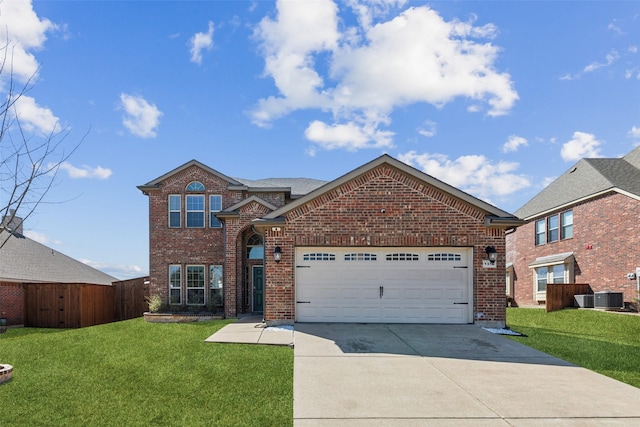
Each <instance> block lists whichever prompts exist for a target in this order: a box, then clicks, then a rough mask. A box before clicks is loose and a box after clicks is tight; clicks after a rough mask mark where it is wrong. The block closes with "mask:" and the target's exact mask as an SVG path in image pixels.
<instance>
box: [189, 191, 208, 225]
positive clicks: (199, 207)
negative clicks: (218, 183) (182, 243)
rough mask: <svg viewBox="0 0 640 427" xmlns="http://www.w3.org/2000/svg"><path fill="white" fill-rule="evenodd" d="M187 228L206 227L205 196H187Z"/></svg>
mask: <svg viewBox="0 0 640 427" xmlns="http://www.w3.org/2000/svg"><path fill="white" fill-rule="evenodd" d="M185 205H186V217H187V228H204V196H203V195H195V194H194V195H192V194H187V195H186V196H185Z"/></svg>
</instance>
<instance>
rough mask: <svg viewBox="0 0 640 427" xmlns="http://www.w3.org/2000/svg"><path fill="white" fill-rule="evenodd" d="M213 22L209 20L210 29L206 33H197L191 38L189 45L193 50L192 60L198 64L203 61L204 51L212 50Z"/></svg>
mask: <svg viewBox="0 0 640 427" xmlns="http://www.w3.org/2000/svg"><path fill="white" fill-rule="evenodd" d="M213 30H214V25H213V22H211V21H209V30H208V31H207V32H206V33H196V34H195V35H194V36H193V37H191V40H189V46H190V48H191V49H190V50H191V62H195V63H196V64H201V63H202V51H203V50H211V48H212V47H213Z"/></svg>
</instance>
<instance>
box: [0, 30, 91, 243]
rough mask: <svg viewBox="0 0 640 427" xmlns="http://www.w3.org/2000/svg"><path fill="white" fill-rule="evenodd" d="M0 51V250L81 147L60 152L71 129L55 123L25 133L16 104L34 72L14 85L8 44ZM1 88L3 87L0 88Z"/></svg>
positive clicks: (14, 76)
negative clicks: (45, 130)
mask: <svg viewBox="0 0 640 427" xmlns="http://www.w3.org/2000/svg"><path fill="white" fill-rule="evenodd" d="M0 50H2V51H4V54H3V55H2V58H1V59H0V95H2V94H3V92H4V99H3V100H2V103H0V219H2V222H0V234H1V236H2V237H0V248H2V247H3V246H4V244H5V243H6V241H7V240H8V239H9V237H10V236H11V234H10V233H3V232H4V231H5V230H8V229H9V228H11V230H8V231H12V232H15V231H16V230H17V229H21V226H22V222H23V221H24V220H26V219H27V218H29V216H31V215H32V214H33V213H34V212H35V210H36V208H37V207H38V206H39V205H40V203H42V202H43V200H44V199H45V196H46V195H47V193H48V192H49V190H50V189H51V187H52V186H53V184H54V182H55V180H56V177H57V173H58V170H59V168H60V165H62V164H63V163H64V162H65V161H67V160H68V159H69V157H70V156H71V155H72V154H73V153H74V152H75V151H76V150H77V149H78V147H79V146H80V145H81V144H82V142H83V141H84V139H85V138H86V136H87V134H88V132H87V134H85V135H84V136H83V137H82V138H81V139H80V142H78V143H76V144H75V145H72V146H71V147H70V149H69V150H68V151H65V150H64V148H65V147H64V145H63V143H64V142H66V139H67V137H68V136H69V134H70V132H71V130H70V128H68V127H65V128H59V126H58V124H57V123H56V124H55V125H54V126H53V128H52V129H51V130H50V131H49V133H48V134H47V135H41V134H37V132H27V131H26V130H25V128H24V126H23V125H22V123H21V121H20V115H19V112H18V109H17V103H18V102H19V101H20V99H21V98H22V97H24V96H25V94H26V93H27V92H28V91H29V90H31V88H32V87H33V84H34V78H35V76H36V74H37V72H36V73H34V74H33V75H32V76H31V77H29V78H28V79H26V82H24V83H23V84H18V81H17V80H18V79H17V76H16V75H15V74H14V71H13V67H12V55H10V54H9V50H10V46H9V42H7V44H6V45H5V46H4V47H3V48H0ZM3 86H4V87H3Z"/></svg>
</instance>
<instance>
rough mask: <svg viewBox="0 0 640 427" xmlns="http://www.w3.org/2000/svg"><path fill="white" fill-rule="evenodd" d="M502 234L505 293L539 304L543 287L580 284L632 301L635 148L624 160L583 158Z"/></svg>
mask: <svg viewBox="0 0 640 427" xmlns="http://www.w3.org/2000/svg"><path fill="white" fill-rule="evenodd" d="M515 214H516V216H518V217H519V218H521V219H523V220H524V221H525V224H524V225H522V226H520V227H518V228H517V230H516V231H515V232H512V233H510V234H508V235H507V265H508V268H507V275H506V282H507V295H509V296H510V297H512V298H513V301H514V304H515V305H520V306H526V305H536V304H541V303H543V302H544V301H545V291H546V284H547V283H586V284H589V285H590V286H591V288H592V290H593V291H594V292H599V291H615V292H623V298H624V301H625V302H634V301H635V299H636V298H637V290H638V281H637V279H635V278H634V277H633V276H629V277H628V275H629V274H635V273H636V268H638V267H640V251H639V250H638V247H639V245H640V233H639V228H638V219H639V218H640V147H639V148H636V149H634V150H633V151H631V152H630V153H628V154H627V155H626V156H624V157H622V158H595V159H582V160H580V161H579V162H577V163H576V164H575V165H574V166H572V167H571V168H569V169H568V170H567V171H566V172H565V173H564V174H562V175H561V176H560V177H559V178H557V179H556V180H555V181H553V182H552V183H551V184H550V185H549V186H547V187H546V188H545V189H544V190H542V191H541V192H540V193H538V194H537V195H536V196H535V197H534V198H532V199H531V200H530V201H529V202H527V203H526V204H525V205H524V206H522V207H521V208H520V209H518V210H517V211H516V212H515Z"/></svg>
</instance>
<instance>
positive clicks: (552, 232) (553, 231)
mask: <svg viewBox="0 0 640 427" xmlns="http://www.w3.org/2000/svg"><path fill="white" fill-rule="evenodd" d="M559 224H560V220H559V218H558V215H553V216H550V217H549V218H547V226H548V228H549V230H548V231H547V242H549V243H551V242H557V241H558V240H559V239H560V226H559Z"/></svg>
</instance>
